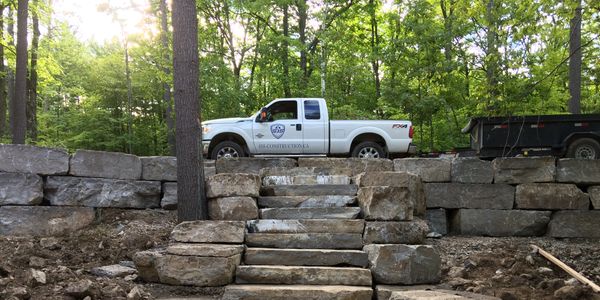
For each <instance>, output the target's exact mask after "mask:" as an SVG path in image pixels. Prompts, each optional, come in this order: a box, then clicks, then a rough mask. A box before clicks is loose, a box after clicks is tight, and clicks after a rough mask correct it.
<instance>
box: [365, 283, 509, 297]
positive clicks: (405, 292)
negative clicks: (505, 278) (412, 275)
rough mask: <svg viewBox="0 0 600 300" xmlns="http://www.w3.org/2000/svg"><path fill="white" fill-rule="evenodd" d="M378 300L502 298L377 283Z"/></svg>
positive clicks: (436, 288)
mask: <svg viewBox="0 0 600 300" xmlns="http://www.w3.org/2000/svg"><path fill="white" fill-rule="evenodd" d="M375 292H376V294H377V300H392V299H407V300H431V299H435V300H467V299H469V300H500V298H496V297H492V296H487V295H482V294H475V293H469V292H462V291H453V290H446V289H442V288H439V287H437V286H433V285H414V286H394V285H377V286H376V287H375Z"/></svg>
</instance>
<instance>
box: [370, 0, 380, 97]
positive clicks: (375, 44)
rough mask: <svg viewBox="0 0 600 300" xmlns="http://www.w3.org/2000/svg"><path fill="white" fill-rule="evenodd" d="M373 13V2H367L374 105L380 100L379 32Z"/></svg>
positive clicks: (375, 16)
mask: <svg viewBox="0 0 600 300" xmlns="http://www.w3.org/2000/svg"><path fill="white" fill-rule="evenodd" d="M375 11H376V10H375V1H374V0H369V13H370V15H371V55H372V58H371V66H372V68H373V80H374V82H375V103H377V100H379V98H381V79H380V77H379V32H378V29H377V15H376V14H375Z"/></svg>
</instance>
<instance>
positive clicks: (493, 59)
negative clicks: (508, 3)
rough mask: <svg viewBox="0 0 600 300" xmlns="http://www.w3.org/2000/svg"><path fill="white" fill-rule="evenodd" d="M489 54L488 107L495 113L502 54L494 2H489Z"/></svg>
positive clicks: (491, 0) (487, 55) (487, 78)
mask: <svg viewBox="0 0 600 300" xmlns="http://www.w3.org/2000/svg"><path fill="white" fill-rule="evenodd" d="M486 19H487V24H488V28H487V53H486V58H485V68H486V80H487V93H488V99H487V107H488V109H489V112H490V113H493V112H494V110H495V108H493V106H494V104H495V103H496V101H497V100H498V96H499V95H500V92H499V90H498V63H499V57H500V54H499V53H498V32H497V30H498V28H497V17H496V5H495V4H494V0H488V3H487V10H486Z"/></svg>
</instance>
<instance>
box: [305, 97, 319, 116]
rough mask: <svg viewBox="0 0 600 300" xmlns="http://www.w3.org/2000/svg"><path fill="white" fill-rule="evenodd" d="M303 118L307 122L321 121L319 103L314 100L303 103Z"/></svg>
mask: <svg viewBox="0 0 600 300" xmlns="http://www.w3.org/2000/svg"><path fill="white" fill-rule="evenodd" d="M304 117H305V118H306V119H307V120H319V119H321V109H320V108H319V101H316V100H306V101H304Z"/></svg>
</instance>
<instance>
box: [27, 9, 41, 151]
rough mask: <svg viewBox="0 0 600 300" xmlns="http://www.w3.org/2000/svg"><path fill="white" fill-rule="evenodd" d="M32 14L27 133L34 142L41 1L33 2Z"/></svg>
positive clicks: (35, 137)
mask: <svg viewBox="0 0 600 300" xmlns="http://www.w3.org/2000/svg"><path fill="white" fill-rule="evenodd" d="M32 8H33V9H32V12H31V18H32V22H31V23H32V27H33V36H32V38H31V63H30V64H31V65H30V66H29V70H30V71H29V81H28V83H29V87H28V89H27V90H28V91H29V101H28V102H27V131H28V133H29V138H31V140H32V141H33V142H35V141H36V140H37V86H38V74H37V61H38V48H39V44H40V21H39V16H38V11H39V0H33V7H32Z"/></svg>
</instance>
